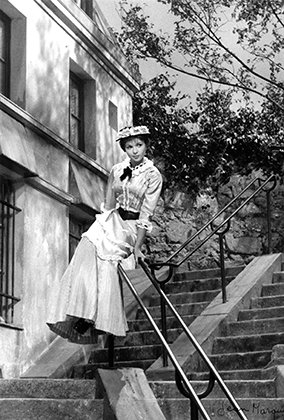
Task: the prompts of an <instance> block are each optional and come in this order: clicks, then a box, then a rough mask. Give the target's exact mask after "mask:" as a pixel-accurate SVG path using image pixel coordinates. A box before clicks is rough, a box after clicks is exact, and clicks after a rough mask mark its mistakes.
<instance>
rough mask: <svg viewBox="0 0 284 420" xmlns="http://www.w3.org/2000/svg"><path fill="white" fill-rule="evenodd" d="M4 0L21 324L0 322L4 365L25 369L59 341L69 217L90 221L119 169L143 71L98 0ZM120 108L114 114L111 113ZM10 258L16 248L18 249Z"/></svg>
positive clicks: (5, 370) (3, 172)
mask: <svg viewBox="0 0 284 420" xmlns="http://www.w3.org/2000/svg"><path fill="white" fill-rule="evenodd" d="M76 3H79V2H75V1H73V0H64V1H61V0H25V1H24V2H23V1H22V0H10V1H8V0H1V3H0V11H2V12H3V13H4V14H5V15H6V16H8V17H9V19H11V39H10V46H11V60H10V90H9V95H6V94H1V93H0V181H1V182H4V181H5V182H8V183H9V184H12V185H13V188H14V190H15V197H16V198H15V205H16V206H17V208H18V209H19V211H17V212H16V215H15V238H14V247H13V253H14V254H13V255H14V262H13V264H14V267H15V288H14V295H15V296H17V297H19V298H20V301H19V302H17V303H16V304H15V305H14V306H13V308H14V314H13V316H14V320H13V323H12V324H11V323H9V322H7V321H6V320H5V319H2V320H1V321H0V344H1V349H2V351H1V356H0V369H1V371H2V374H3V377H4V378H12V377H18V376H21V375H22V374H23V373H24V372H25V371H26V370H27V369H28V368H29V367H30V366H31V365H32V364H33V363H34V362H35V360H36V359H37V358H38V357H39V355H40V354H42V352H44V350H45V349H46V348H47V346H48V345H49V344H50V343H51V341H52V340H53V339H54V335H53V334H52V333H50V331H49V329H48V328H47V326H46V324H45V320H46V318H47V314H48V308H49V301H48V298H49V296H50V291H51V290H52V289H54V288H57V287H58V285H59V282H60V279H61V276H62V274H63V272H64V270H65V268H66V266H67V264H68V260H69V219H70V215H71V216H73V217H75V218H76V220H79V221H82V223H86V222H87V223H91V222H92V221H93V220H94V219H95V215H96V213H98V212H99V211H100V203H101V201H102V200H103V197H104V191H105V186H106V181H107V176H108V171H109V169H110V168H111V166H112V165H113V164H114V163H115V162H117V161H118V160H120V159H121V157H122V156H123V153H122V151H121V150H120V148H119V146H118V144H117V143H116V142H115V137H116V134H117V130H118V129H119V128H121V127H123V126H124V125H126V124H130V123H131V122H132V95H133V92H134V91H135V90H136V89H137V88H138V86H139V74H137V73H135V72H134V71H133V69H132V68H131V67H130V66H129V64H128V63H127V61H126V59H125V57H124V56H123V54H122V52H121V50H120V49H119V47H118V46H117V45H116V44H115V43H114V41H113V38H112V36H111V34H110V33H109V31H108V29H107V27H106V26H104V25H103V23H104V20H103V19H102V20H99V18H100V13H99V11H98V10H97V7H96V3H95V1H93V6H94V16H93V18H92V19H91V18H90V17H89V16H87V15H86V13H85V12H84V11H83V10H82V9H81V8H80V7H79V5H78V4H76ZM70 71H71V72H72V73H74V74H75V75H76V76H77V77H78V78H79V79H80V80H81V81H82V83H83V86H84V95H83V97H84V108H85V113H84V126H85V133H84V138H85V149H84V151H82V150H79V149H78V148H77V147H75V146H74V145H72V144H70V142H69V132H70V128H69V127H70V122H69V114H70V109H69V105H70V100H69V83H70ZM112 111H114V116H113V115H110V114H109V113H110V112H112ZM11 255H12V254H11Z"/></svg>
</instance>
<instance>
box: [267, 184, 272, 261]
mask: <svg viewBox="0 0 284 420" xmlns="http://www.w3.org/2000/svg"><path fill="white" fill-rule="evenodd" d="M266 202H267V252H268V254H271V250H272V245H271V242H272V232H271V197H270V190H268V191H267V193H266Z"/></svg>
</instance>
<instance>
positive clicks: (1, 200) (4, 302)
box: [0, 178, 20, 323]
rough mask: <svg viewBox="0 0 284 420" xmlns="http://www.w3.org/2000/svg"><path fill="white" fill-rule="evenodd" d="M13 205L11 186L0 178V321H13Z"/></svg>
mask: <svg viewBox="0 0 284 420" xmlns="http://www.w3.org/2000/svg"><path fill="white" fill-rule="evenodd" d="M19 211H20V209H19V208H17V207H16V206H15V192H14V189H13V186H12V185H11V184H10V183H9V182H7V181H5V180H3V179H1V178H0V317H1V318H0V321H1V322H6V323H13V319H14V305H15V304H16V303H17V302H18V301H19V300H20V299H19V298H17V297H15V296H14V289H15V215H16V214H17V212H19Z"/></svg>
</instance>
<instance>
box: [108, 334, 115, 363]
mask: <svg viewBox="0 0 284 420" xmlns="http://www.w3.org/2000/svg"><path fill="white" fill-rule="evenodd" d="M108 367H109V368H110V369H112V368H113V367H114V336H113V335H112V334H109V336H108Z"/></svg>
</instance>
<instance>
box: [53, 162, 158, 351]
mask: <svg viewBox="0 0 284 420" xmlns="http://www.w3.org/2000/svg"><path fill="white" fill-rule="evenodd" d="M127 171H128V172H127ZM125 173H128V176H126V175H123V174H125ZM125 176H126V177H125ZM121 177H122V178H123V177H125V178H124V179H123V180H121V179H120V178H121ZM161 188H162V177H161V174H160V172H159V171H158V169H157V168H156V167H155V166H154V165H153V163H152V161H151V160H149V159H147V158H144V160H143V162H142V163H141V164H140V165H138V166H136V167H134V168H131V165H130V160H129V159H126V160H124V161H123V162H121V163H118V164H116V165H114V166H113V168H112V170H111V172H110V176H109V180H108V185H107V192H106V198H105V202H104V204H103V206H102V210H103V212H102V213H101V214H99V215H98V216H97V218H96V220H95V222H94V223H93V224H92V225H91V227H90V228H89V229H88V230H87V231H86V232H85V233H83V235H82V238H81V240H80V242H79V244H78V246H77V248H76V250H75V253H74V255H73V257H72V259H71V261H70V263H69V265H68V267H67V269H66V271H65V273H64V275H63V277H62V279H61V283H60V290H54V291H53V292H52V293H51V298H50V305H49V308H50V313H49V317H48V320H47V325H48V326H49V328H50V329H51V330H52V331H53V332H55V333H56V334H58V335H60V336H62V337H64V338H67V339H68V340H69V341H71V342H75V343H80V344H91V343H95V342H97V338H98V334H100V333H110V334H113V335H116V336H125V335H126V331H127V321H126V317H125V311H124V306H123V297H122V290H121V283H120V280H119V276H118V271H117V264H118V262H120V261H122V260H124V259H126V258H128V257H129V256H130V255H131V254H132V252H133V249H134V245H135V242H136V238H137V228H138V227H141V228H144V229H146V230H151V228H152V223H151V217H152V215H153V214H154V210H155V207H156V205H157V202H158V199H159V196H160V192H161ZM121 209H123V210H124V211H126V212H133V213H131V214H134V215H135V216H136V217H137V218H136V219H129V218H128V217H127V216H126V220H123V218H122V217H121V216H120V212H119V210H121ZM126 215H127V213H126ZM82 320H86V321H87V323H88V329H87V330H86V331H85V332H82V331H80V330H79V331H80V332H78V329H77V328H76V325H78V321H82Z"/></svg>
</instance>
